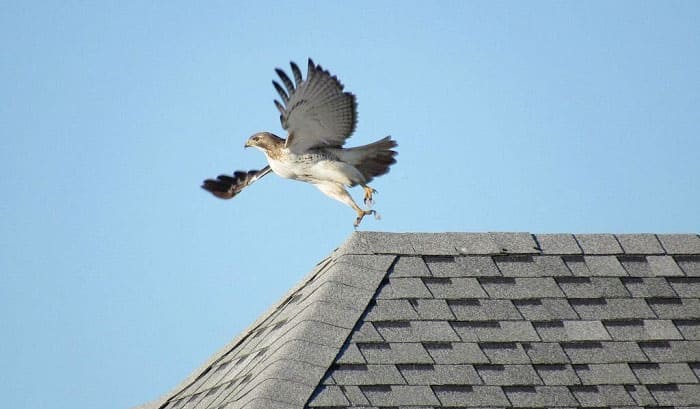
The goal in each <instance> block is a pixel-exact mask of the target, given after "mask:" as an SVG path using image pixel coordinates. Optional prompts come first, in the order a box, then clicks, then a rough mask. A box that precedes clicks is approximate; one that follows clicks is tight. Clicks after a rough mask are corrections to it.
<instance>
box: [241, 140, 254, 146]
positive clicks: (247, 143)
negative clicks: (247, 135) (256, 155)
mask: <svg viewBox="0 0 700 409" xmlns="http://www.w3.org/2000/svg"><path fill="white" fill-rule="evenodd" d="M251 146H253V145H251V144H250V139H248V140H247V141H245V145H243V147H244V148H250V147H251Z"/></svg>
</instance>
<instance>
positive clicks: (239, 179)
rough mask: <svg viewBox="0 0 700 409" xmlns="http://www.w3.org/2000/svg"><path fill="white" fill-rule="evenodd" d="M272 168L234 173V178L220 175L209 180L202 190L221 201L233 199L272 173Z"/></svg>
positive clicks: (266, 167)
mask: <svg viewBox="0 0 700 409" xmlns="http://www.w3.org/2000/svg"><path fill="white" fill-rule="evenodd" d="M271 170H272V169H271V168H270V166H265V167H264V168H262V169H260V170H249V171H247V172H246V171H241V170H237V171H235V172H233V175H232V176H229V175H219V176H217V177H216V179H207V180H205V181H204V182H203V183H202V189H204V190H206V191H208V192H209V193H211V194H213V195H214V196H216V197H218V198H220V199H231V198H233V197H234V196H236V195H237V194H239V193H240V192H241V190H243V189H244V188H245V187H246V186H249V185H250V184H252V183H253V182H255V181H256V180H258V179H260V178H261V177H263V176H265V175H267V174H268V173H270V171H271Z"/></svg>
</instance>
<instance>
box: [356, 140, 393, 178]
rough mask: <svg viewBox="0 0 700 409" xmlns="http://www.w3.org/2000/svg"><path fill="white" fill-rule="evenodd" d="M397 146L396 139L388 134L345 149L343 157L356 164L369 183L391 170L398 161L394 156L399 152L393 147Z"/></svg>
mask: <svg viewBox="0 0 700 409" xmlns="http://www.w3.org/2000/svg"><path fill="white" fill-rule="evenodd" d="M397 146H398V144H397V143H396V141H394V140H393V139H391V136H387V137H385V138H382V139H380V140H378V141H376V142H372V143H370V144H367V145H362V146H357V147H354V148H349V149H344V150H343V156H344V158H343V159H345V161H346V162H348V163H350V164H351V165H353V166H355V167H356V168H357V170H359V171H360V173H362V176H364V177H365V183H369V182H370V181H371V180H372V179H373V178H375V177H377V176H381V175H383V174H385V173H387V172H389V167H390V166H391V165H393V164H394V163H396V158H394V157H395V156H396V155H397V152H396V151H394V150H392V148H395V147H397Z"/></svg>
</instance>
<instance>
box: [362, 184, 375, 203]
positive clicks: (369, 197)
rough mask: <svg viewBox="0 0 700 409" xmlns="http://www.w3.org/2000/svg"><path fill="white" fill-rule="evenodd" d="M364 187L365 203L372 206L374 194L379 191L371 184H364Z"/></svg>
mask: <svg viewBox="0 0 700 409" xmlns="http://www.w3.org/2000/svg"><path fill="white" fill-rule="evenodd" d="M362 188H363V189H364V190H365V205H366V206H369V207H372V205H373V204H374V199H372V195H373V194H375V193H377V191H376V190H374V189H372V188H371V187H369V186H362Z"/></svg>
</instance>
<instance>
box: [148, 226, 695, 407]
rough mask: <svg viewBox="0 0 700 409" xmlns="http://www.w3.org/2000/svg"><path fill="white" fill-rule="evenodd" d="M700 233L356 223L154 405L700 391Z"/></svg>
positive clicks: (472, 403) (684, 400)
mask: <svg viewBox="0 0 700 409" xmlns="http://www.w3.org/2000/svg"><path fill="white" fill-rule="evenodd" d="M699 377H700V237H699V236H698V235H695V234H677V235H674V234H665V235H653V234H621V235H612V234H582V235H571V234H535V235H533V234H528V233H434V234H428V233H425V234H423V233H376V232H362V233H354V234H353V235H352V236H350V238H349V239H348V240H347V241H346V242H345V243H344V244H343V245H342V246H341V247H340V248H339V249H337V250H336V251H335V252H334V253H333V254H332V255H331V256H330V257H329V258H327V259H325V260H323V261H322V262H321V263H319V264H318V265H317V266H316V268H315V269H314V270H313V271H312V272H311V273H310V274H309V275H308V276H307V277H305V278H304V279H303V280H302V281H301V282H300V283H299V284H298V285H297V286H296V287H295V288H293V289H292V290H291V291H290V292H289V293H288V294H287V295H286V296H285V297H284V298H283V299H282V300H281V301H280V302H279V303H278V304H276V305H274V306H273V307H272V308H271V309H270V310H269V311H268V312H267V313H266V314H264V315H263V316H262V317H261V318H260V319H258V320H257V321H256V322H255V323H253V325H251V326H250V327H249V328H248V329H247V330H246V331H245V332H244V333H243V334H241V335H240V336H239V337H237V338H236V339H234V340H233V341H232V342H231V343H230V344H229V345H227V346H226V347H225V348H223V349H222V350H221V351H220V352H218V353H217V354H215V355H214V356H213V357H212V358H211V359H210V360H209V361H208V362H207V363H205V365H204V366H203V367H202V368H200V369H199V370H197V371H195V373H193V374H192V376H191V377H190V378H189V379H187V380H186V381H185V382H184V383H183V384H182V385H180V386H179V387H177V388H175V389H174V390H173V391H172V392H170V393H169V394H167V395H165V396H164V397H162V398H161V399H159V400H158V401H155V402H152V403H151V404H147V405H144V406H143V407H144V408H168V409H176V408H187V409H194V408H196V409H204V408H224V407H225V408H227V409H236V408H248V409H257V408H269V409H288V408H289V409H291V408H307V407H308V408H339V407H343V408H345V407H365V408H437V407H528V408H531V407H601V406H602V407H612V406H614V407H649V406H675V407H683V406H687V407H689V406H697V405H700V383H699V381H698V378H699Z"/></svg>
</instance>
